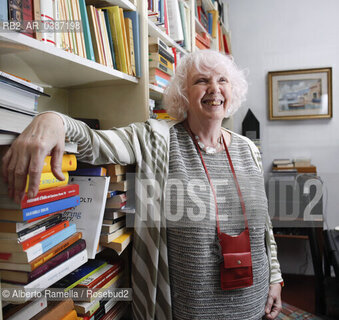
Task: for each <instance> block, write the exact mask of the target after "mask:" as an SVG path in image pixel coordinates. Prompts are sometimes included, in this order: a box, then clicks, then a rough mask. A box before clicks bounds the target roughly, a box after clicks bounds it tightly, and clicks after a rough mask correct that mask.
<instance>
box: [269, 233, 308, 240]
mask: <svg viewBox="0 0 339 320" xmlns="http://www.w3.org/2000/svg"><path fill="white" fill-rule="evenodd" d="M274 237H275V238H285V239H303V240H308V236H306V235H297V234H279V233H277V234H276V233H275V234H274Z"/></svg>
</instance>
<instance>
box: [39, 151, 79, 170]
mask: <svg viewBox="0 0 339 320" xmlns="http://www.w3.org/2000/svg"><path fill="white" fill-rule="evenodd" d="M51 158H52V157H51V156H47V157H46V158H45V160H44V166H43V167H42V171H41V172H52V168H51ZM76 168H77V159H76V157H75V155H74V154H65V155H64V156H63V157H62V164H61V171H73V170H76Z"/></svg>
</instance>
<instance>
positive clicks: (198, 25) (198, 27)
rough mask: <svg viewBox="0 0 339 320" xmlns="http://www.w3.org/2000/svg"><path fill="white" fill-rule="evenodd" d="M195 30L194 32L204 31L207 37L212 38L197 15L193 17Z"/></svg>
mask: <svg viewBox="0 0 339 320" xmlns="http://www.w3.org/2000/svg"><path fill="white" fill-rule="evenodd" d="M195 31H196V32H198V33H199V32H204V33H206V34H207V36H208V38H209V39H211V40H212V37H211V35H210V34H209V33H208V31H207V30H206V29H205V27H204V26H203V25H202V24H201V22H200V21H199V19H198V18H197V17H195Z"/></svg>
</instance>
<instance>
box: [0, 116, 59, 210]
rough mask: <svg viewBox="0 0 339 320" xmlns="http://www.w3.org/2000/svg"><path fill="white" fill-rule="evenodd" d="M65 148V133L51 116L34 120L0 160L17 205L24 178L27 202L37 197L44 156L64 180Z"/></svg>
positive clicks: (55, 174)
mask: <svg viewBox="0 0 339 320" xmlns="http://www.w3.org/2000/svg"><path fill="white" fill-rule="evenodd" d="M64 148H65V129H64V124H63V120H62V118H61V117H60V116H59V115H57V114H55V113H51V112H50V113H43V114H41V115H38V116H37V117H35V118H34V119H33V121H32V122H31V123H30V125H29V126H28V127H27V128H26V129H25V130H24V131H23V132H22V134H21V135H20V136H19V137H18V138H17V139H16V140H15V141H14V142H13V144H12V145H11V147H10V148H9V150H8V151H7V152H6V153H5V155H4V157H3V158H2V173H3V176H4V179H5V182H7V183H8V194H9V196H10V197H11V198H14V200H15V201H16V202H17V203H20V201H21V199H22V197H23V195H24V192H25V187H26V179H27V174H29V187H28V198H33V197H35V196H36V195H37V193H38V191H39V184H40V176H41V171H42V167H43V164H44V159H45V157H46V156H47V155H51V156H52V159H51V167H52V172H53V174H54V176H55V177H56V178H58V179H59V180H64V179H65V177H64V175H63V174H62V172H61V163H62V156H63V152H64Z"/></svg>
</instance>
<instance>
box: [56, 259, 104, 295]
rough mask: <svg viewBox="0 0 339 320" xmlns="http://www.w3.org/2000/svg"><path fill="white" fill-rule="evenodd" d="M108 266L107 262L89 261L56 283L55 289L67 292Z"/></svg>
mask: <svg viewBox="0 0 339 320" xmlns="http://www.w3.org/2000/svg"><path fill="white" fill-rule="evenodd" d="M106 265H107V262H105V261H101V260H95V259H93V260H89V261H88V262H87V263H86V264H84V265H83V266H81V267H80V268H78V269H76V270H74V271H73V272H72V273H70V274H69V275H67V276H66V277H64V278H63V279H61V280H60V281H58V282H57V283H55V284H54V287H55V288H63V289H64V290H65V291H68V290H70V289H72V288H74V287H75V286H76V285H78V284H79V283H80V282H82V281H84V280H85V279H86V278H88V277H89V276H91V275H92V274H94V273H95V272H97V271H99V270H100V269H101V268H103V267H104V266H106Z"/></svg>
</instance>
